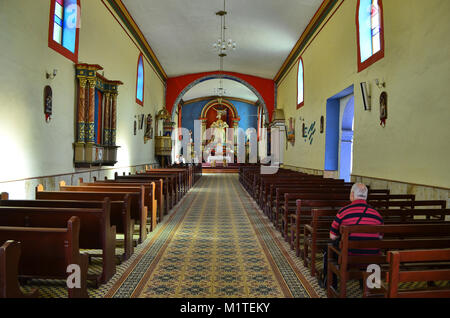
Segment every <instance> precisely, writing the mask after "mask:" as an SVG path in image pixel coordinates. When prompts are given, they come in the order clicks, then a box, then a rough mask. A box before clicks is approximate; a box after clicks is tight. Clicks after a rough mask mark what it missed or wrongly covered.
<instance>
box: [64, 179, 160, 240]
mask: <svg viewBox="0 0 450 318" xmlns="http://www.w3.org/2000/svg"><path fill="white" fill-rule="evenodd" d="M59 189H60V191H70V192H72V191H73V192H130V193H133V192H141V209H146V214H147V217H148V216H150V232H151V231H153V230H154V229H155V227H156V214H157V205H156V200H155V183H153V182H152V183H150V184H148V185H140V186H129V185H127V184H122V186H121V187H117V186H110V185H107V184H102V185H87V186H85V185H79V186H65V185H60V186H59ZM136 217H140V216H138V215H136ZM145 223H147V220H146V222H145Z"/></svg>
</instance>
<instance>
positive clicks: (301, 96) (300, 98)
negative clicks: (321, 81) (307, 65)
mask: <svg viewBox="0 0 450 318" xmlns="http://www.w3.org/2000/svg"><path fill="white" fill-rule="evenodd" d="M304 79H305V77H304V74H303V60H302V58H300V59H299V60H298V69H297V109H299V108H300V107H302V106H303V105H305V83H304Z"/></svg>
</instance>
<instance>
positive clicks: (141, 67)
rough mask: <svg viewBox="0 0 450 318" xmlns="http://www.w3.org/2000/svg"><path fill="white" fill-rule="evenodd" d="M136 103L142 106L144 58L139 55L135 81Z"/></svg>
mask: <svg viewBox="0 0 450 318" xmlns="http://www.w3.org/2000/svg"><path fill="white" fill-rule="evenodd" d="M136 103H138V104H139V105H141V106H144V56H143V55H142V53H141V54H140V55H139V59H138V66H137V79H136Z"/></svg>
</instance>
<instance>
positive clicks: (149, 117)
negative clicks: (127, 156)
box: [144, 114, 153, 144]
mask: <svg viewBox="0 0 450 318" xmlns="http://www.w3.org/2000/svg"><path fill="white" fill-rule="evenodd" d="M152 122H153V119H152V115H151V114H148V115H147V123H146V126H145V134H144V143H145V144H146V143H147V141H148V140H150V139H153V126H152Z"/></svg>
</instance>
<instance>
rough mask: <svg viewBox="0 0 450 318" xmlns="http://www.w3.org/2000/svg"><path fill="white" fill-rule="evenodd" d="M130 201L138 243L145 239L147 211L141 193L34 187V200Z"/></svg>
mask: <svg viewBox="0 0 450 318" xmlns="http://www.w3.org/2000/svg"><path fill="white" fill-rule="evenodd" d="M127 195H128V197H129V200H130V213H131V214H130V215H131V219H132V220H134V221H137V223H138V224H139V240H138V242H139V243H142V242H143V241H145V240H146V238H147V226H146V224H147V209H146V208H145V206H143V204H142V199H141V197H142V192H117V193H115V192H72V191H44V190H43V187H42V186H37V187H36V196H35V198H36V200H75V201H103V200H104V199H105V198H110V200H111V201H126V200H127V197H126V196H127Z"/></svg>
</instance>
